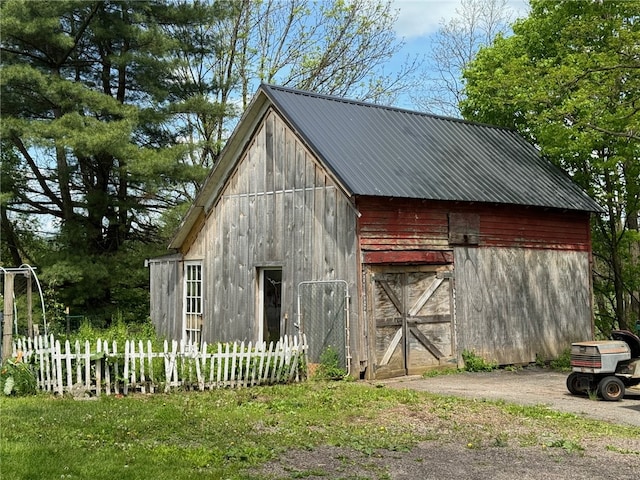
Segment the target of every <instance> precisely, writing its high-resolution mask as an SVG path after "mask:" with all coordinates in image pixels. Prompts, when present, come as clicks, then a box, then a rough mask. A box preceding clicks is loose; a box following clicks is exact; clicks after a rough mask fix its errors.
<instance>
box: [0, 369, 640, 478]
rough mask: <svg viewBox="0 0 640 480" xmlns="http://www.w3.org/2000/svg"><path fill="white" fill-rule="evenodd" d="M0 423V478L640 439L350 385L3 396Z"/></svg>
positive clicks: (233, 472)
mask: <svg viewBox="0 0 640 480" xmlns="http://www.w3.org/2000/svg"><path fill="white" fill-rule="evenodd" d="M0 422H1V424H0V429H1V438H0V477H1V478H3V479H4V478H7V479H60V478H70V479H92V480H100V479H109V480H112V479H138V478H139V479H145V480H149V479H183V478H184V479H187V478H189V479H192V478H220V479H227V478H229V479H240V478H243V479H247V478H252V477H251V476H250V475H249V474H247V473H246V472H247V469H248V468H250V467H254V466H257V465H260V464H261V463H264V462H266V461H267V460H269V459H273V458H276V457H277V456H278V455H279V454H281V453H282V452H284V451H286V450H288V449H292V448H298V449H313V448H314V447H316V446H318V445H332V446H347V447H351V448H354V449H356V450H358V451H361V452H363V453H365V454H372V453H373V452H374V451H375V450H376V449H386V450H393V451H407V450H409V449H411V448H412V446H414V445H415V444H416V442H418V441H425V440H430V441H434V440H435V441H446V442H452V441H453V442H461V443H462V444H464V445H465V446H469V448H472V447H473V448H482V447H483V446H489V445H494V446H495V445H497V444H498V442H502V443H504V444H505V445H506V444H509V445H515V446H516V448H517V446H526V445H535V444H540V443H543V442H545V441H548V439H549V438H553V439H555V440H554V441H555V442H556V444H557V446H563V447H566V445H574V446H576V447H577V448H578V449H579V448H580V447H579V442H580V441H581V439H584V438H588V437H589V436H590V435H608V436H611V438H615V437H630V438H632V437H634V436H637V435H639V434H640V429H638V428H630V427H622V426H620V427H617V426H612V425H609V424H604V423H600V422H594V421H587V420H584V419H581V418H579V417H576V416H573V415H568V414H560V413H555V412H552V411H550V410H548V409H547V408H545V407H518V406H513V405H508V404H502V403H499V402H498V403H492V402H474V401H471V400H463V399H457V398H453V397H441V396H436V395H432V394H427V393H419V392H413V391H408V390H391V389H388V388H384V387H382V388H376V387H373V386H371V385H368V384H365V383H354V382H335V383H323V382H307V383H303V384H295V385H280V386H272V387H256V388H248V389H238V390H217V391H211V392H181V393H173V394H166V395H165V394H155V395H132V396H129V397H119V398H116V397H113V396H111V397H107V396H102V397H100V398H99V399H91V400H85V401H80V400H73V399H71V398H59V397H53V396H48V395H38V396H35V397H23V398H11V397H1V398H0ZM478 425H480V426H481V428H479V427H478ZM514 425H515V426H517V428H514ZM418 426H419V428H418ZM511 432H517V433H511ZM545 439H547V440H545ZM549 445H550V446H553V445H551V444H550V443H549Z"/></svg>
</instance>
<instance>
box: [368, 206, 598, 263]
mask: <svg viewBox="0 0 640 480" xmlns="http://www.w3.org/2000/svg"><path fill="white" fill-rule="evenodd" d="M358 210H359V211H360V213H361V214H362V216H361V217H360V219H359V230H360V245H361V248H362V251H363V260H364V262H365V263H399V262H415V261H419V260H420V259H421V258H424V259H425V260H426V261H433V263H441V262H439V261H438V260H451V259H452V258H451V256H450V254H447V253H446V252H447V251H449V252H450V251H451V248H452V245H451V243H450V238H449V222H450V216H451V215H452V214H453V215H455V214H458V215H476V216H477V217H478V221H479V231H478V232H477V235H478V242H477V245H479V246H492V247H498V246H500V247H525V248H542V249H557V250H578V251H585V252H586V251H589V250H590V241H591V240H590V233H589V214H588V213H587V212H568V211H553V210H549V209H541V208H534V207H521V206H514V205H484V204H475V203H466V202H442V201H429V200H413V199H397V198H381V197H361V198H359V199H358ZM420 252H423V253H422V254H421V253H420ZM427 252H430V254H427ZM437 252H444V253H437ZM420 255H422V256H423V257H421V256H420Z"/></svg>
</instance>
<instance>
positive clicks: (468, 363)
mask: <svg viewBox="0 0 640 480" xmlns="http://www.w3.org/2000/svg"><path fill="white" fill-rule="evenodd" d="M462 359H463V360H464V369H465V370H466V371H467V372H490V371H492V370H495V369H496V368H498V364H497V363H495V362H489V361H487V360H485V359H484V358H482V357H479V356H478V355H476V354H475V353H474V352H471V351H469V350H464V351H463V352H462Z"/></svg>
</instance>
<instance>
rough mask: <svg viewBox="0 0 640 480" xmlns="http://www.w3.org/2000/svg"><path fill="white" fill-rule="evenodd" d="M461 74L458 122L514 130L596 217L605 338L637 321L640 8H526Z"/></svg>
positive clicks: (542, 3) (607, 4) (598, 4)
mask: <svg viewBox="0 0 640 480" xmlns="http://www.w3.org/2000/svg"><path fill="white" fill-rule="evenodd" d="M531 7H532V10H531V15H530V17H529V18H527V19H525V20H522V21H520V22H518V23H516V25H515V26H514V28H513V31H514V35H513V36H511V37H508V38H500V39H498V41H496V43H495V44H494V45H493V46H492V47H488V48H486V49H484V50H482V51H481V52H480V53H479V55H478V57H477V59H476V60H475V61H473V62H472V63H471V64H470V65H469V66H468V68H467V69H466V71H465V78H466V81H467V88H466V90H465V91H466V95H467V99H466V100H465V101H463V103H462V113H463V115H464V116H465V118H469V119H473V120H478V121H482V122H488V123H495V124H500V125H506V126H510V127H514V128H516V129H518V131H520V133H522V134H523V135H525V136H526V137H528V138H529V139H530V140H531V141H532V142H533V143H535V144H536V145H538V146H539V147H540V149H541V151H542V153H543V154H544V155H546V156H548V157H549V158H550V159H552V160H553V161H555V162H556V163H557V164H558V165H559V166H561V167H562V168H563V169H564V170H565V171H566V172H568V173H569V174H570V175H571V176H572V177H573V178H574V179H575V180H576V181H577V182H578V183H579V184H580V185H581V186H582V187H583V188H584V189H585V190H586V191H587V192H588V193H590V194H591V195H592V196H593V197H595V198H596V199H597V200H598V201H599V202H600V204H601V205H602V206H603V207H604V209H605V213H604V214H602V215H597V216H595V218H594V228H593V241H594V255H595V263H594V273H595V275H594V286H595V292H596V303H597V307H598V316H599V317H598V325H599V326H600V328H601V330H602V331H603V332H604V333H608V331H609V330H611V329H612V328H615V327H619V328H633V327H634V326H635V325H634V323H635V322H636V321H637V320H638V318H640V308H639V307H640V293H639V292H640V275H639V272H640V270H639V268H640V264H639V255H638V252H639V250H640V235H639V232H638V218H639V214H640V213H639V212H640V134H639V133H638V132H640V51H639V50H638V45H640V2H639V1H637V0H625V1H615V0H606V1H603V2H602V1H585V2H573V1H557V0H532V1H531Z"/></svg>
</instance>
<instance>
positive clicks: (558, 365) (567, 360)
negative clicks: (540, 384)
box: [549, 348, 571, 372]
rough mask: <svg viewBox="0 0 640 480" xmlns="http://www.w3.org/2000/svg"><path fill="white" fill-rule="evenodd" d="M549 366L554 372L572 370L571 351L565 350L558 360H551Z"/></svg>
mask: <svg viewBox="0 0 640 480" xmlns="http://www.w3.org/2000/svg"><path fill="white" fill-rule="evenodd" d="M549 365H550V366H551V368H553V369H554V370H559V371H561V372H568V371H569V370H571V349H570V348H565V349H564V350H563V351H562V353H561V354H560V356H559V357H558V358H556V359H555V360H551V363H549Z"/></svg>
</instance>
